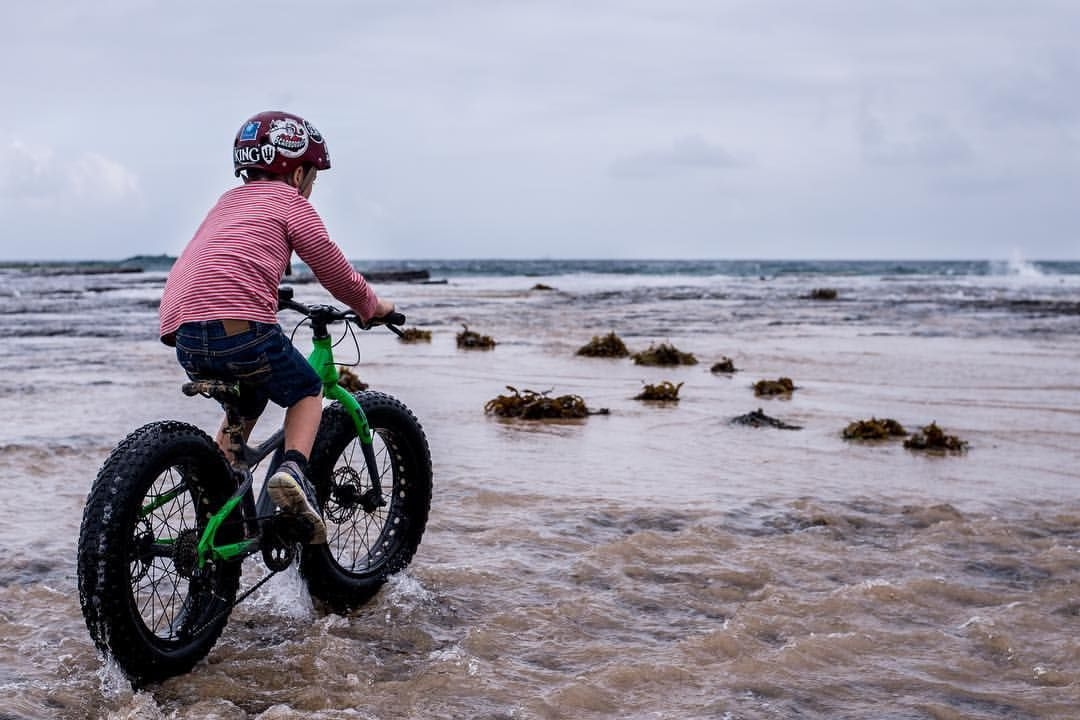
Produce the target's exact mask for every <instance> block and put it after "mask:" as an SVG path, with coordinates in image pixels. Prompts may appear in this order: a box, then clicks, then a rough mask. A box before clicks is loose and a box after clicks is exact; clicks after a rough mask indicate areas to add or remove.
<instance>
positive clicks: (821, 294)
mask: <svg viewBox="0 0 1080 720" xmlns="http://www.w3.org/2000/svg"><path fill="white" fill-rule="evenodd" d="M809 297H810V299H811V300H835V299H836V288H828V287H825V288H814V289H813V290H811V291H810V295H809Z"/></svg>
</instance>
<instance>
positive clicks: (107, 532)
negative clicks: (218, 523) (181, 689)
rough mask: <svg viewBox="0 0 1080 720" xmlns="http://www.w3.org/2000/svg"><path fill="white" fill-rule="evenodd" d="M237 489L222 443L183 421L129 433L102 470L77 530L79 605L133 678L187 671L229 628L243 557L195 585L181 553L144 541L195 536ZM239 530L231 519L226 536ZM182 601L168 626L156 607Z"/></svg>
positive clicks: (97, 639)
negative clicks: (151, 548) (157, 499)
mask: <svg viewBox="0 0 1080 720" xmlns="http://www.w3.org/2000/svg"><path fill="white" fill-rule="evenodd" d="M170 487H171V488H174V489H175V488H179V492H178V494H176V496H175V497H173V499H171V500H169V501H168V502H163V503H162V504H161V506H160V507H156V508H154V509H152V510H151V511H149V512H148V513H141V511H142V509H143V507H144V506H145V504H147V503H148V501H150V499H151V497H154V496H155V493H160V494H161V495H170V496H171V495H172V493H166V492H165V490H166V488H170ZM235 489H236V483H235V480H234V479H233V475H232V472H231V470H230V468H229V466H228V464H227V462H226V460H225V457H224V455H222V453H221V451H220V450H219V449H218V447H217V445H216V444H215V443H214V441H213V440H212V439H211V438H210V437H209V436H207V435H206V433H204V432H203V431H202V430H200V429H199V428H197V427H195V426H193V425H189V424H187V423H182V422H176V421H161V422H155V423H150V424H149V425H145V426H143V427H141V428H139V429H138V430H136V431H135V432H133V433H131V434H130V435H128V436H127V438H125V439H124V440H123V441H122V442H121V443H120V445H118V446H117V447H116V449H115V450H113V451H112V453H111V454H110V455H109V457H108V458H107V459H106V460H105V464H104V465H103V466H102V468H101V471H100V472H99V473H98V476H97V479H96V480H95V481H94V484H93V486H92V487H91V490H90V494H89V496H88V498H87V502H86V508H85V509H84V511H83V519H82V526H81V528H80V531H79V546H78V584H79V602H80V604H81V606H82V611H83V616H84V617H85V618H86V626H87V628H88V629H89V630H90V635H91V637H92V638H93V640H94V644H95V645H96V646H97V647H98V649H99V650H101V651H102V652H104V653H106V654H107V655H109V656H111V657H112V658H114V659H115V661H116V663H117V665H118V666H119V667H120V669H121V670H123V672H124V674H125V675H127V677H128V679H129V680H131V682H132V683H133V684H134V685H136V686H139V685H142V684H145V683H148V682H155V681H159V680H163V679H165V678H167V677H170V676H173V675H179V674H183V673H186V672H188V671H189V670H190V669H191V668H192V667H193V666H194V665H195V664H196V663H197V662H199V660H201V659H202V658H204V657H205V656H206V655H207V653H209V652H210V649H211V648H212V647H213V646H214V643H215V642H216V641H217V639H218V637H219V636H220V635H221V632H222V630H223V629H224V627H225V624H226V622H227V621H228V615H229V610H230V609H231V607H232V604H233V601H234V599H235V597H236V593H237V589H238V587H239V582H240V569H241V568H240V564H239V563H218V564H217V565H215V566H208V568H209V569H208V570H206V571H202V572H201V574H200V572H195V573H194V575H196V576H199V580H198V581H197V582H193V580H192V578H184V577H182V576H181V573H180V572H179V571H178V570H177V567H176V565H175V563H174V558H173V557H168V556H167V555H166V556H163V555H161V554H160V553H158V554H157V555H156V556H153V555H151V554H150V553H148V552H146V551H145V548H146V547H147V546H148V545H153V544H154V541H155V540H158V539H166V538H168V537H169V536H176V535H178V534H179V533H178V532H177V531H178V530H179V529H181V528H183V529H186V530H188V533H187V537H188V538H189V539H190V538H192V537H195V536H196V533H197V532H198V529H201V528H202V527H203V526H204V524H205V520H206V518H207V517H209V516H210V515H211V514H212V513H213V512H214V511H215V510H217V509H219V508H220V507H221V505H222V504H223V503H224V502H225V500H227V499H228V498H229V496H230V495H231V494H232V493H233V492H234V491H235ZM140 514H142V515H143V517H140ZM237 533H238V529H237V528H235V527H233V528H230V527H229V524H228V523H226V524H224V525H223V526H222V528H221V529H220V530H219V533H218V539H219V540H220V541H227V540H228V539H235V537H236V535H237ZM173 539H175V537H173ZM140 547H142V548H144V550H143V552H142V554H140V551H139V550H138V548H140ZM174 552H175V551H174ZM188 574H189V575H191V574H192V573H190V572H189V573H188ZM144 595H145V596H146V597H144ZM177 607H178V608H179V609H178V610H176V612H175V613H174V614H173V615H171V616H170V618H169V621H168V623H167V625H165V626H164V627H163V626H162V625H161V624H160V623H162V622H164V618H158V617H157V616H156V613H157V610H158V609H160V610H161V614H162V615H163V616H164V615H166V614H167V613H168V612H169V609H170V608H174V609H175V608H177ZM146 614H150V615H151V617H150V618H149V619H148V618H147V617H146V616H145V615H146ZM178 625H179V627H177V626H178ZM191 630H194V632H193V633H191V632H190V631H191Z"/></svg>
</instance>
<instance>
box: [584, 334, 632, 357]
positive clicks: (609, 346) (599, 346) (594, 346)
mask: <svg viewBox="0 0 1080 720" xmlns="http://www.w3.org/2000/svg"><path fill="white" fill-rule="evenodd" d="M577 354H578V355H584V356H586V357H613V358H624V357H626V356H627V355H629V354H630V351H629V350H627V349H626V344H625V343H623V341H622V339H621V338H620V337H619V336H618V335H616V334H615V331H614V330H612V331H611V332H609V333H608V334H607V335H593V338H592V340H590V341H589V342H587V343H586V344H584V345H582V346H581V347H579V348H578V351H577Z"/></svg>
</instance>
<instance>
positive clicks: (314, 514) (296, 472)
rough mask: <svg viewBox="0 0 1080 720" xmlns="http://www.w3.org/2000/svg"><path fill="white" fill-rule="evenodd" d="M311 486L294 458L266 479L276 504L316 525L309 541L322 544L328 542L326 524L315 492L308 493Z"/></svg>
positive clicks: (268, 492)
mask: <svg viewBox="0 0 1080 720" xmlns="http://www.w3.org/2000/svg"><path fill="white" fill-rule="evenodd" d="M310 487H311V486H310V485H309V484H308V482H307V479H306V478H305V477H304V473H302V472H300V468H299V467H297V466H296V463H294V462H293V461H292V460H286V461H285V462H283V463H281V465H280V466H278V469H277V472H275V473H274V474H273V475H272V476H271V477H270V479H269V480H267V481H266V492H267V494H268V495H269V496H270V499H271V500H272V501H273V502H274V504H275V505H277V506H278V507H279V508H281V510H282V511H283V512H286V513H289V514H290V515H299V516H301V517H303V518H305V519H306V520H308V521H309V522H310V523H311V524H312V525H313V526H314V527H315V529H314V531H313V532H312V533H311V539H310V540H308V543H309V544H311V545H320V544H322V543H325V542H326V524H325V523H323V519H322V516H321V515H320V514H319V504H318V501H316V500H315V497H314V493H312V494H310V495H309V494H308V493H309V490H308V489H309V488H310Z"/></svg>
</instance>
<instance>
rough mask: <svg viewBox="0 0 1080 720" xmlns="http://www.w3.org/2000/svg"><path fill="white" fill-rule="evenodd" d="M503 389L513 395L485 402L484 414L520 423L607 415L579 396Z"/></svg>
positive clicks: (605, 410)
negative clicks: (509, 418) (514, 418)
mask: <svg viewBox="0 0 1080 720" xmlns="http://www.w3.org/2000/svg"><path fill="white" fill-rule="evenodd" d="M506 389H507V390H509V391H510V392H512V393H513V395H499V396H498V397H496V398H493V399H491V400H488V401H487V403H486V404H485V405H484V412H485V413H493V414H495V415H498V416H499V417H517V418H522V419H523V420H541V419H544V418H583V417H585V416H587V415H607V414H608V410H607V409H606V408H601V409H600V410H590V409H589V408H588V407H587V406H586V405H585V401H584V400H582V399H581V397H580V396H579V395H560V396H559V397H555V398H552V397H548V393H550V392H551V391H550V390H545V391H544V392H536V391H535V390H529V389H527V388H526V389H525V390H523V391H520V392H519V391H518V389H517V388H515V387H513V386H512V385H507V386H506Z"/></svg>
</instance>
